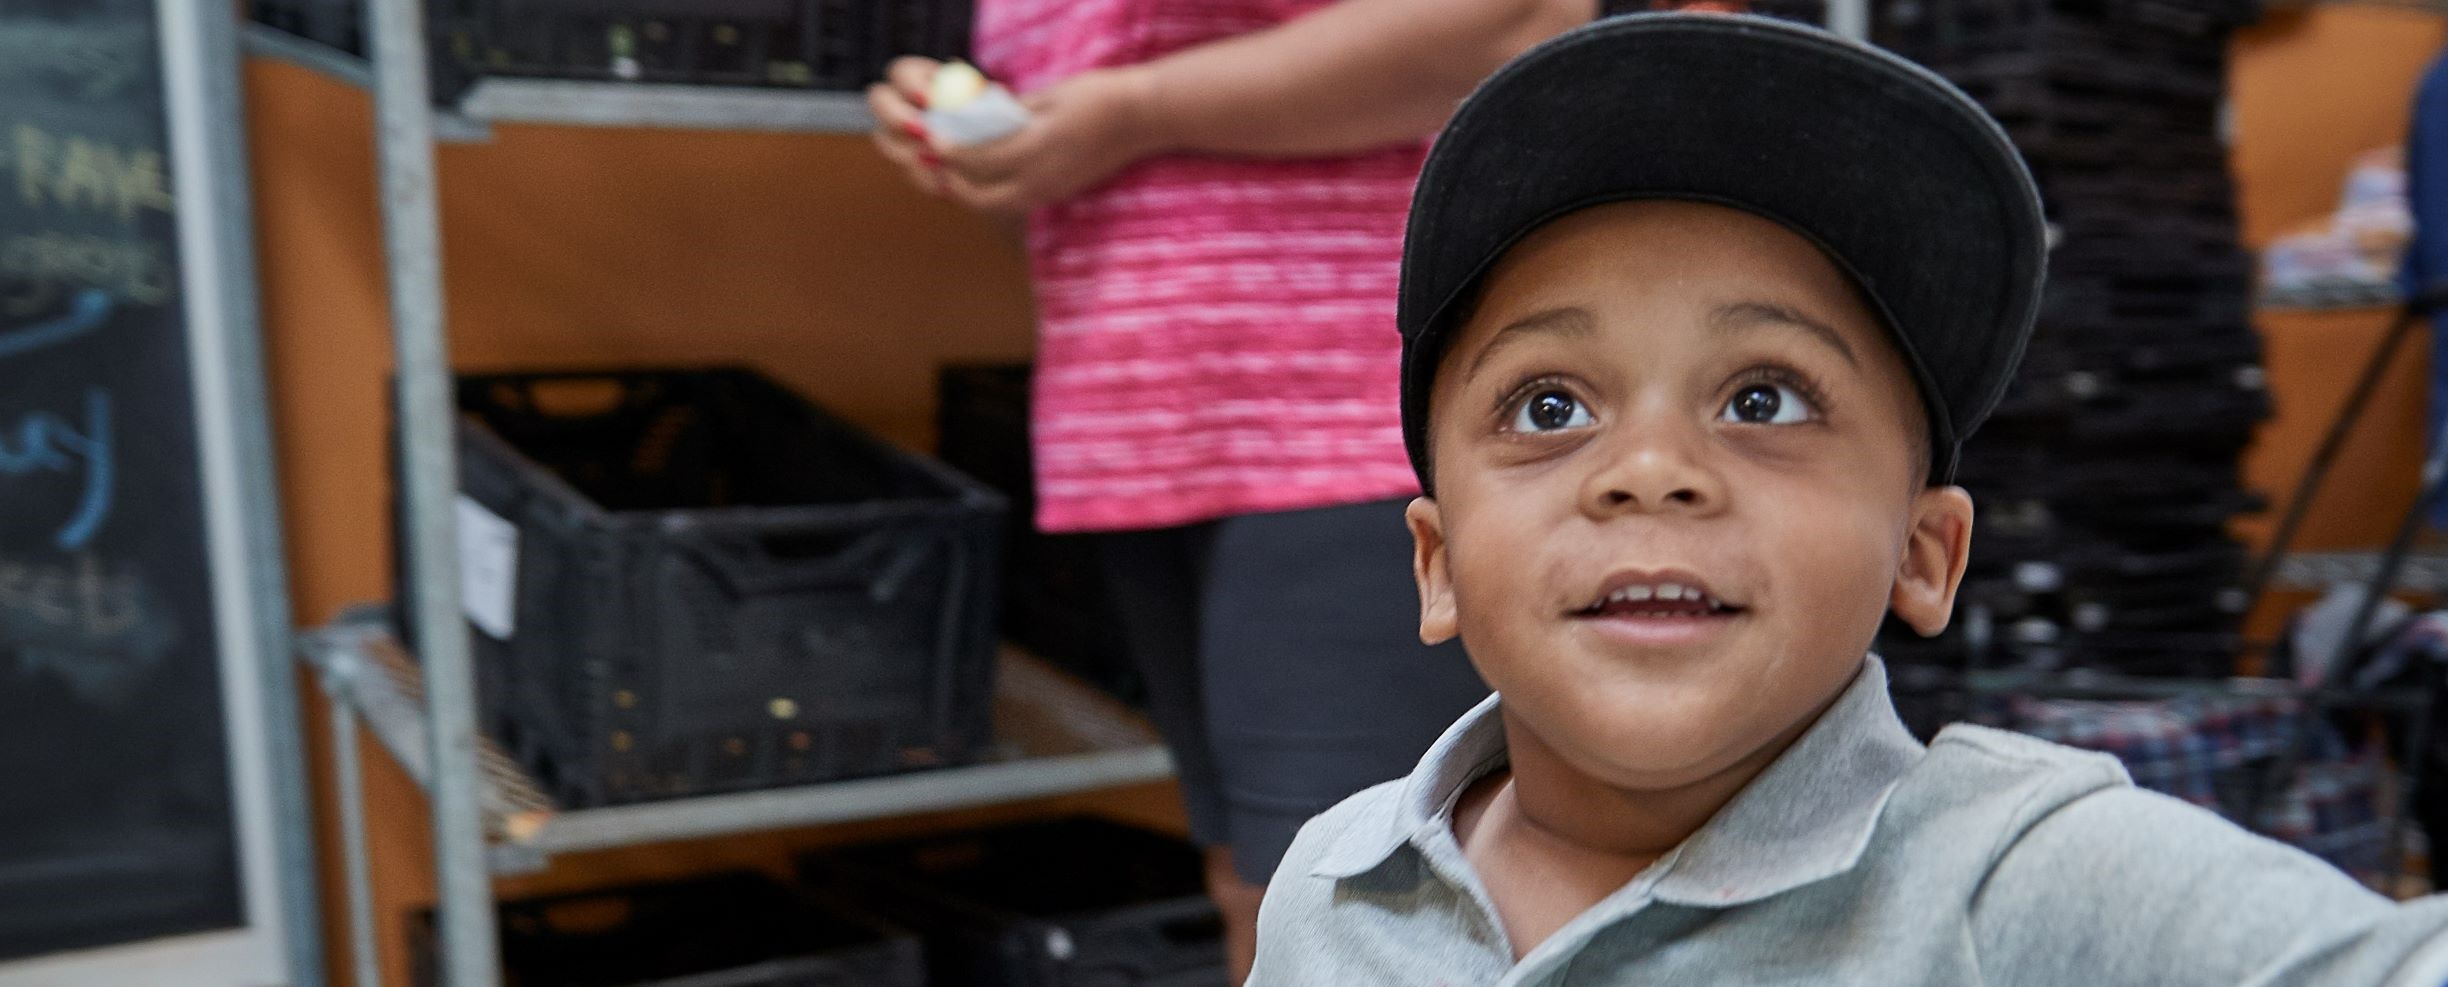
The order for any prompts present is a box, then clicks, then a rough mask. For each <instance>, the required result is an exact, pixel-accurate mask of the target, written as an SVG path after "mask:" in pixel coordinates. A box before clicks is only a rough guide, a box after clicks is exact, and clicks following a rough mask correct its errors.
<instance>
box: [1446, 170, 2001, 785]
mask: <svg viewBox="0 0 2448 987" xmlns="http://www.w3.org/2000/svg"><path fill="white" fill-rule="evenodd" d="M1435 388H1436V389H1435V392H1434V394H1433V397H1432V408H1433V412H1432V415H1431V420H1430V446H1429V448H1430V451H1431V456H1432V457H1433V468H1434V470H1435V480H1436V496H1435V498H1434V499H1433V500H1431V499H1426V498H1423V499H1421V500H1419V501H1417V502H1415V503H1414V504H1413V505H1412V507H1411V513H1410V518H1411V526H1412V531H1413V534H1414V536H1415V537H1416V539H1417V541H1418V553H1417V558H1416V569H1417V575H1418V577H1419V584H1420V595H1421V602H1422V616H1421V634H1422V636H1423V637H1425V638H1427V639H1429V640H1431V641H1435V640H1442V639H1445V638H1449V637H1452V636H1454V635H1456V634H1457V633H1458V634H1459V635H1460V636H1461V637H1462V639H1463V641H1464V643H1465V644H1466V645H1467V646H1468V648H1469V651H1470V654H1471V658H1472V661H1473V662H1474V663H1475V664H1477V666H1478V667H1479V671H1480V673H1481V674H1482V675H1484V676H1485V677H1486V678H1487V680H1488V683H1489V684H1490V685H1493V686H1494V687H1495V688H1496V689H1497V691H1499V692H1501V693H1503V694H1504V697H1505V709H1506V713H1507V717H1508V721H1509V722H1512V723H1514V724H1515V725H1516V726H1517V727H1526V728H1528V729H1529V730H1531V731H1533V732H1534V733H1535V734H1536V735H1537V740H1538V741H1540V742H1541V745H1542V746H1544V747H1547V748H1549V749H1552V750H1553V751H1554V752H1555V753H1556V754H1557V755H1558V756H1559V757H1561V758H1562V759H1563V760H1565V761H1566V762H1567V763H1569V764H1571V765H1572V766H1573V767H1575V768H1577V769H1579V770H1580V771H1581V772H1582V773H1584V774H1587V775H1590V776H1592V777H1593V778H1596V779H1598V780H1601V781H1603V782H1606V783H1608V784H1612V785H1616V786H1621V787H1627V788H1665V787H1675V786H1680V785H1687V784H1692V783H1695V782H1698V781H1701V780H1704V779H1706V778H1708V777H1711V776H1713V775H1715V774H1717V773H1719V772H1724V771H1727V770H1730V769H1732V768H1733V767H1735V766H1736V765H1738V764H1741V763H1744V762H1745V760H1746V759H1747V758H1751V757H1753V756H1755V755H1759V754H1761V753H1762V752H1763V751H1768V752H1769V753H1770V754H1773V751H1770V750H1769V749H1770V748H1772V747H1774V746H1775V745H1776V744H1778V743H1779V742H1780V740H1782V739H1789V738H1790V736H1791V735H1792V734H1793V733H1794V732H1796V731H1797V730H1798V729H1799V728H1800V727H1801V726H1802V725H1803V724H1805V723H1807V722H1808V721H1809V720H1810V719H1811V718H1812V717H1813V716H1814V715H1815V714H1816V713H1817V711H1818V710H1819V709H1820V708H1821V707H1822V706H1824V705H1825V704H1826V703H1827V702H1828V701H1829V700H1831V699H1832V698H1833V697H1834V695H1835V694H1836V693H1837V692H1838V691H1840V690H1841V689H1842V688H1843V687H1844V686H1845V685H1846V684H1847V683H1848V682H1850V681H1851V679H1852V676H1853V674H1854V672H1855V671H1856V670H1857V669H1858V668H1859V667H1860V663H1861V657H1862V654H1863V652H1864V651H1865V650H1866V649H1867V648H1868V647H1869V644H1870V641H1871V638H1872V636H1873V635H1874V634H1875V633H1876V631H1877V629H1878V626H1879V622H1880V619H1881V617H1882V616H1883V614H1884V613H1886V612H1887V611H1888V610H1889V609H1890V608H1892V609H1893V610H1894V611H1895V613H1896V614H1897V615H1898V616H1899V617H1901V618H1903V619H1904V620H1905V621H1906V622H1908V623H1910V624H1911V625H1912V626H1914V627H1915V628H1916V629H1918V630H1920V631H1921V632H1922V633H1925V634H1934V633H1936V632H1938V631H1939V630H1942V629H1944V627H1945V625H1946V621H1947V617H1948V614H1949V612H1950V611H1951V609H1952V607H1953V603H1954V592H1955V585H1956V582H1957V580H1959V579H1960V578H1961V576H1962V572H1963V562H1964V556H1965V552H1966V549H1967V547H1968V544H1969V540H1970V531H1971V523H1972V507H1971V502H1970V500H1969V499H1968V498H1967V497H1966V496H1965V495H1964V493H1963V491H1961V490H1960V489H1957V488H1953V487H1941V488H1928V487H1925V486H1924V479H1923V473H1924V470H1925V469H1926V466H1925V464H1926V457H1927V452H1926V450H1927V438H1926V435H1927V432H1926V424H1925V423H1926V418H1925V417H1924V413H1923V410H1922V406H1921V404H1920V401H1919V399H1918V397H1917V394H1918V392H1917V390H1916V388H1915V385H1914V383H1913V379H1912V376H1911V374H1910V372H1909V371H1908V370H1907V369H1906V368H1905V366H1904V363H1903V360H1902V357H1901V356H1900V355H1899V354H1898V353H1897V352H1896V351H1895V348H1894V344H1893V343H1892V342H1890V340H1889V339H1888V337H1887V334H1886V332H1885V331H1884V330H1883V329H1881V328H1880V325H1879V323H1878V321H1877V319H1876V318H1875V317H1874V316H1873V315H1872V314H1871V313H1870V312H1869V310H1868V309H1866V308H1865V307H1864V306H1863V304H1862V302H1861V300H1860V297H1859V296H1858V295H1857V294H1856V292H1855V291H1854V289H1853V287H1852V285H1851V284H1850V282H1848V281H1847V280H1846V278H1845V277H1844V276H1843V275H1842V274H1841V273H1840V272H1839V271H1838V270H1837V269H1836V267H1835V265H1833V264H1832V263H1830V262H1829V260H1828V259H1827V258H1826V257H1825V256H1824V255H1822V254H1821V253H1820V251H1819V250H1818V248H1816V247H1815V246H1813V245H1812V244H1811V243H1810V242H1809V241H1807V240H1804V239H1803V238H1801V237H1800V236H1798V235H1796V234H1794V233H1792V232H1791V231H1788V230H1787V229H1785V228H1784V227H1782V226H1779V225H1777V224H1775V223H1773V222H1770V221H1768V220H1765V219H1761V218H1758V217H1756V216H1752V215H1750V214H1748V213H1743V212H1739V211H1736V210H1733V209H1728V208H1725V207H1720V206H1711V205H1702V204H1696V203H1687V202H1673V201H1644V202H1629V203H1621V204H1615V205H1607V206H1599V207H1594V208H1590V209H1585V210H1582V211H1581V212H1578V213H1574V214H1572V215H1569V216H1566V217H1564V218H1563V219H1560V220H1557V221H1556V222H1553V223H1551V224H1549V225H1547V226H1546V227H1543V228H1541V229H1540V230H1538V231H1537V232H1535V233H1533V234H1532V235H1531V236H1530V237H1528V238H1526V239H1525V240H1524V241H1523V242H1522V243H1521V244H1520V245H1518V246H1516V247H1514V248H1513V249H1512V250H1511V251H1510V252H1509V253H1507V254H1506V255H1505V257H1504V258H1503V259H1502V260H1501V261H1500V262H1499V264H1498V265H1497V266H1496V268H1495V269H1494V271H1492V272H1491V273H1490V275H1489V276H1488V278H1487V279H1486V282H1485V284H1484V287H1483V290H1482V294H1481V297H1480V300H1479V303H1478V305H1477V306H1476V308H1475V310H1474V311H1473V313H1472V315H1471V318H1470V320H1469V321H1468V322H1467V323H1466V324H1464V325H1462V326H1460V327H1458V329H1457V330H1456V333H1455V338H1454V341H1453V343H1452V345H1451V346H1450V347H1449V348H1448V350H1447V352H1446V354H1445V356H1444V361H1443V363H1442V365H1441V366H1440V368H1439V370H1438V373H1437V378H1436V384H1435Z"/></svg>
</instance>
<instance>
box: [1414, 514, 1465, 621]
mask: <svg viewBox="0 0 2448 987" xmlns="http://www.w3.org/2000/svg"><path fill="white" fill-rule="evenodd" d="M1403 520H1404V521H1406V522H1409V523H1410V525H1411V578H1413V579H1414V580H1417V581H1418V582H1419V595H1420V628H1419V635H1420V640H1421V641H1423V642H1425V643H1428V644H1443V643H1445V642H1447V641H1450V640H1453V638H1454V634H1455V632H1456V631H1455V625H1454V598H1453V569H1452V567H1451V566H1449V565H1447V564H1446V559H1447V555H1446V544H1445V513H1444V511H1442V510H1440V509H1439V508H1438V507H1437V502H1436V501H1434V500H1430V499H1429V498H1426V497H1415V498H1412V500H1411V506H1409V507H1406V508H1404V509H1403Z"/></svg>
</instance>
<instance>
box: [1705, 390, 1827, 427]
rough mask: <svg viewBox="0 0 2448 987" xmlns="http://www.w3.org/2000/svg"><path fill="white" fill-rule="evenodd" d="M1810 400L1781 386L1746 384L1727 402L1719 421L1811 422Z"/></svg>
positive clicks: (1769, 423)
mask: <svg viewBox="0 0 2448 987" xmlns="http://www.w3.org/2000/svg"><path fill="white" fill-rule="evenodd" d="M1811 417H1812V415H1811V406H1810V400H1809V399H1807V398H1804V397H1803V396H1802V395H1801V394H1800V393H1799V392H1797V391H1795V390H1794V389H1793V388H1791V387H1787V386H1785V385H1783V384H1747V385H1744V387H1743V389H1742V390H1739V391H1736V392H1734V397H1733V399H1732V400H1729V401H1727V402H1726V406H1725V411H1724V413H1722V414H1720V415H1718V417H1717V420H1718V421H1724V422H1735V423H1739V424H1743V425H1797V424H1800V423H1802V422H1806V421H1809V420H1811Z"/></svg>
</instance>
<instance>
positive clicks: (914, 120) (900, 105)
mask: <svg viewBox="0 0 2448 987" xmlns="http://www.w3.org/2000/svg"><path fill="white" fill-rule="evenodd" d="M942 67H943V63H942V62H938V61H936V60H934V59H932V58H917V57H903V58H896V59H893V62H892V65H891V66H890V67H889V68H887V69H886V70H885V72H884V81H882V82H879V83H876V84H875V85H872V86H869V87H867V110H868V112H869V113H870V114H872V115H874V117H875V121H876V129H875V130H874V131H873V132H872V133H871V135H870V136H872V137H873V138H874V139H875V145H876V150H878V151H881V152H883V154H884V160H887V161H890V162H892V163H893V164H895V165H898V166H899V167H900V168H901V171H902V173H903V174H904V175H906V176H908V177H909V180H910V183H911V184H913V185H916V186H918V188H919V190H920V191H923V192H926V193H928V194H930V195H942V194H944V193H945V182H944V177H943V173H942V168H943V162H942V160H941V159H939V158H937V157H936V154H935V149H934V148H933V147H932V146H931V145H930V144H929V142H928V140H927V131H926V119H925V117H924V116H923V114H924V113H925V112H926V92H927V87H928V86H930V85H932V84H934V82H935V70H936V69H939V68H942Z"/></svg>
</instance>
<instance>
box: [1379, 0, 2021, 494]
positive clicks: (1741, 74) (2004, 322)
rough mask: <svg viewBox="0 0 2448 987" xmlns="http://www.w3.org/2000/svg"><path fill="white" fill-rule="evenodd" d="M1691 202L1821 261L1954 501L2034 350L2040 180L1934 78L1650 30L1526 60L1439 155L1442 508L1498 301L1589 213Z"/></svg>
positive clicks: (1615, 25)
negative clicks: (1448, 410) (1962, 471)
mask: <svg viewBox="0 0 2448 987" xmlns="http://www.w3.org/2000/svg"><path fill="white" fill-rule="evenodd" d="M1631 199H1684V200H1693V201H1700V202H1710V203H1716V204H1720V205H1725V206H1730V207H1733V208H1737V209H1741V210H1744V211H1746V212H1750V213H1754V214H1757V215H1759V216H1762V217H1765V218H1767V219H1770V220H1774V221H1776V222H1778V223H1781V224H1783V225H1784V226H1786V227H1788V228H1790V229H1792V230H1794V231H1795V232H1797V233H1800V234H1801V235H1802V236H1804V237H1806V238H1808V239H1810V240H1811V241H1812V242H1814V243H1816V244H1818V246H1819V247H1820V249H1821V250H1822V251H1824V252H1825V253H1826V254H1827V255H1828V257H1830V258H1831V259H1833V260H1834V261H1835V263H1836V265H1837V266H1838V267H1839V268H1840V269H1842V270H1843V271H1845V272H1846V273H1847V274H1848V275H1850V276H1851V277H1852V278H1853V281H1854V283H1855V284H1857V285H1858V286H1859V287H1860V288H1861V290H1862V294H1863V296H1864V297H1865V298H1866V300H1867V301H1868V303H1869V306H1870V308H1871V311H1872V312H1873V313H1874V314H1876V315H1877V316H1878V317H1879V318H1880V319H1881V321H1883V322H1884V323H1885V324H1886V326H1887V328H1888V329H1889V331H1890V332H1891V333H1892V334H1893V337H1894V339H1895V342H1896V346H1897V348H1898V349H1899V350H1901V351H1902V352H1903V354H1904V361H1905V363H1906V364H1907V365H1909V366H1910V367H1911V369H1912V373H1913V377H1914V379H1915V380H1917V381H1918V382H1919V383H1920V385H1921V399H1922V403H1923V404H1924V406H1925V407H1926V408H1927V410H1928V412H1929V422H1930V482H1932V483H1948V482H1952V480H1953V478H1954V475H1955V464H1956V457H1957V453H1958V452H1959V450H1960V449H1961V447H1962V443H1963V440H1964V438H1965V437H1966V436H1969V435H1970V434H1972V430H1973V429H1975V428H1977V427H1979V425H1980V423H1981V421H1982V420H1983V419H1985V418H1987V417H1988V415H1989V412H1990V410H1991V409H1992V408H1994V407H1996V406H1997V402H1998V398H1999V397H2000V396H2001V395H2002V394H2003V393H2004V391H2005V389H2006V385H2007V383H2008V381H2009V380H2010V379H2011V378H2012V377H2013V376H2014V368H2015V364H2016V363H2017V362H2019V361H2020V360H2021V359H2022V355H2023V345H2024V342H2025V340H2027V339H2028V338H2030V335H2031V326H2032V319H2033V316H2034V315H2035V313H2036V311H2037V309H2038V307H2039V298H2040V281H2041V277H2042V275H2043V273H2044V271H2045V266H2046V260H2047V253H2048V250H2047V244H2046V240H2045V237H2046V227H2045V225H2044V222H2043V220H2042V218H2041V212H2040V196H2039V191H2038V190H2037V189H2036V188H2035V187H2034V186H2033V184H2032V179H2031V172H2030V171H2029V170H2027V169H2026V168H2025V167H2024V165H2023V159H2022V158H2021V156H2019V155H2017V154H2016V153H2015V149H2014V145H2013V143H2012V142H2010V141H2009V140H2008V139H2007V137H2006V134H2005V132H2004V131H2002V130H2000V129H1999V128H1998V125H1997V122H1996V121H1994V120H1991V119H1990V118H1989V115H1988V114H1987V113H1985V112H1983V111H1982V110H1981V108H1980V106H1979V105H1978V104H1976V103H1974V102H1972V100H1971V99H1970V98H1969V97H1967V96H1965V95H1964V94H1963V92H1962V91H1961V90H1958V89H1956V88H1955V87H1954V86H1952V85H1950V84H1948V83H1947V81H1946V80H1944V79H1941V78H1939V77H1938V76H1937V75H1935V74H1932V73H1931V72H1930V71H1929V70H1927V69H1924V68H1921V67H1920V66H1917V65H1914V64H1912V63H1910V62H1907V61H1905V60H1903V59H1901V58H1898V57H1896V56H1894V55H1891V54H1888V53H1886V52H1884V51H1881V50H1879V49H1876V48H1872V47H1869V46H1867V45H1862V44H1859V43H1856V42H1853V41H1849V40H1846V39H1844V38H1841V37H1838V36H1836V35H1834V34H1830V33H1828V32H1826V31H1822V30H1819V29H1817V28H1812V27H1807V26H1803V25H1800V24H1792V23H1788V22H1784V21H1777V20H1770V19H1768V18H1764V17H1752V16H1747V15H1736V14H1714V13H1662V14H1632V15H1628V16H1623V17H1613V18H1608V19H1606V20H1602V21H1598V22H1596V23H1594V24H1590V25H1588V26H1585V27H1581V28H1578V29H1576V30H1574V31H1572V32H1570V33H1567V34H1565V35H1563V36H1561V37H1558V38H1555V39H1554V40H1551V41H1548V42H1547V43H1545V44H1542V45H1540V46H1539V47H1537V48H1535V49H1532V50H1531V51H1530V52H1528V53H1526V54H1524V55H1522V56H1521V57H1520V58H1517V59H1515V60H1514V61H1513V62H1512V63H1511V64H1509V65H1506V66H1505V67H1504V68H1503V69H1501V70H1499V71H1498V72H1497V73H1496V74H1495V75H1494V76H1493V77H1491V78H1489V79H1488V80H1487V81H1486V82H1485V83H1483V84H1481V85H1480V87H1479V89H1478V91H1477V92H1475V93H1473V94H1472V95H1471V97H1470V99H1468V100H1467V101H1465V102H1464V103H1463V104H1462V107H1461V109H1460V110H1458V111H1457V112H1456V113H1455V114H1454V117H1453V120H1452V121H1451V122H1450V123H1449V124H1448V125H1447V126H1446V129H1445V132H1444V134H1443V135H1442V136H1440V137H1438V138H1437V141H1436V146H1435V148H1434V149H1433V150H1431V151H1430V152H1429V155H1428V163H1427V166H1426V168H1425V169H1424V170H1423V171H1422V172H1421V173H1420V181H1419V188H1418V190H1417V193H1416V194H1415V196H1414V197H1413V199H1412V204H1411V222H1410V229H1409V231H1408V232H1407V233H1406V234H1405V237H1404V242H1403V262H1402V296H1401V301H1400V306H1399V309H1398V315H1397V322H1398V324H1399V325H1400V327H1401V329H1402V335H1403V365H1402V405H1403V407H1402V414H1403V440H1404V442H1405V443H1406V444H1407V445H1408V446H1409V448H1410V453H1411V465H1412V468H1413V469H1414V470H1416V471H1417V472H1418V473H1419V478H1420V483H1421V485H1422V487H1423V488H1425V489H1433V488H1432V487H1431V484H1432V480H1431V478H1430V476H1429V471H1428V448H1427V441H1428V440H1427V433H1428V395H1429V391H1430V389H1431V386H1432V385H1433V384H1434V383H1435V380H1436V370H1437V364H1438V363H1439V362H1440V360H1441V359H1442V358H1443V356H1444V351H1445V346H1446V343H1447V342H1448V340H1449V333H1450V332H1451V331H1452V329H1453V328H1454V325H1455V324H1456V323H1457V322H1458V321H1459V320H1460V319H1461V318H1462V317H1463V314H1464V310H1466V309H1467V308H1468V306H1469V303H1470V301H1471V299H1472V297H1473V296H1474V295H1475V294H1476V292H1477V289H1478V285H1479V281H1480V279H1481V278H1482V277H1484V276H1485V275H1486V274H1487V272H1488V271H1489V269H1491V268H1492V267H1493V266H1494V265H1495V263H1496V261H1497V259H1498V258H1499V257H1501V256H1503V255H1504V253H1505V251H1507V250H1509V249H1511V247H1512V246H1513V245H1514V244H1516V243H1518V242H1520V241H1521V239H1522V238H1523V237H1525V236H1527V235H1529V234H1530V232H1531V231H1533V230H1535V229H1537V228H1539V227H1540V226H1543V225H1545V224H1546V223H1547V222H1549V221H1550V220H1554V219H1556V218H1558V217H1560V216H1563V215H1565V214H1566V213H1570V212H1573V211H1576V210H1579V209H1583V208H1586V207H1589V206H1594V205H1599V204H1602V203H1608V202H1621V201H1625V200H1631Z"/></svg>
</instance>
